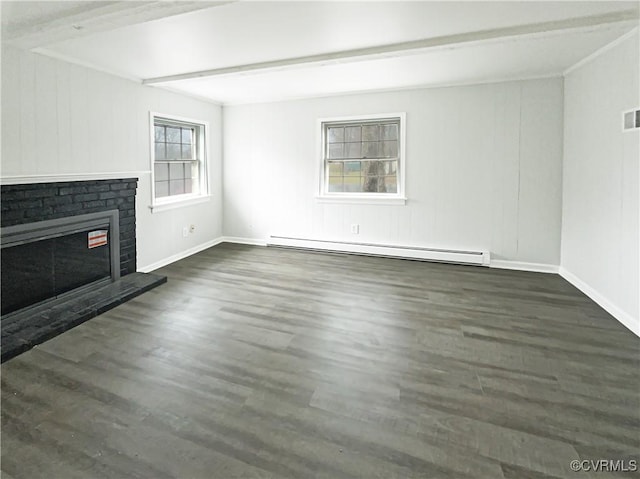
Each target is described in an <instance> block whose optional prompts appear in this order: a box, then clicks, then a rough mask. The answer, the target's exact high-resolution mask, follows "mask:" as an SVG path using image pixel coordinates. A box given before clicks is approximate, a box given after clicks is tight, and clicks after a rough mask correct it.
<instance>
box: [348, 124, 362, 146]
mask: <svg viewBox="0 0 640 479" xmlns="http://www.w3.org/2000/svg"><path fill="white" fill-rule="evenodd" d="M361 139H362V127H360V126H347V127H345V129H344V141H355V142H358V143H360V140H361Z"/></svg>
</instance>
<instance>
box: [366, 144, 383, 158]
mask: <svg viewBox="0 0 640 479" xmlns="http://www.w3.org/2000/svg"><path fill="white" fill-rule="evenodd" d="M379 145H380V144H379V143H378V142H377V141H365V142H364V143H362V158H379V157H380V151H379V150H380V148H379Z"/></svg>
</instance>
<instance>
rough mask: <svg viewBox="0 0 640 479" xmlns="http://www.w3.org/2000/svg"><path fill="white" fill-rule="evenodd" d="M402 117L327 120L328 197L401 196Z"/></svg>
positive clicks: (324, 126) (325, 187)
mask: <svg viewBox="0 0 640 479" xmlns="http://www.w3.org/2000/svg"><path fill="white" fill-rule="evenodd" d="M401 126H402V125H401V118H400V117H390V118H375V119H362V120H348V121H325V122H323V123H322V129H323V132H322V133H323V135H322V136H323V162H324V165H323V166H324V175H323V176H324V177H323V185H322V190H323V191H322V193H323V195H324V196H338V197H339V196H364V197H367V196H368V197H380V196H385V197H391V196H394V197H395V196H399V195H400V194H401V182H400V174H399V169H400V168H401V166H402V165H401V161H402V159H401V157H400V156H401V145H400V141H401Z"/></svg>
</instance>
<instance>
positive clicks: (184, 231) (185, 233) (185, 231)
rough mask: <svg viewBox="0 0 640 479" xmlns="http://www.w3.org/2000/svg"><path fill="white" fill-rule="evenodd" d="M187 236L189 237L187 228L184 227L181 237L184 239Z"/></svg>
mask: <svg viewBox="0 0 640 479" xmlns="http://www.w3.org/2000/svg"><path fill="white" fill-rule="evenodd" d="M187 236H189V228H188V227H187V226H185V227H184V228H182V237H183V238H186V237H187Z"/></svg>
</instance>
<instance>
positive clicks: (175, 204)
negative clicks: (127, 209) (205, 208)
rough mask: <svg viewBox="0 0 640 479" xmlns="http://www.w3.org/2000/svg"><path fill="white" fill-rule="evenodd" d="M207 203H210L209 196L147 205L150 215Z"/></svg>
mask: <svg viewBox="0 0 640 479" xmlns="http://www.w3.org/2000/svg"><path fill="white" fill-rule="evenodd" d="M209 201H211V196H210V195H203V196H191V197H189V198H179V199H178V198H176V199H172V200H170V201H165V202H162V203H156V204H153V205H149V209H150V210H151V212H152V213H160V212H161V211H167V210H173V209H176V208H182V207H184V206H192V205H197V204H200V203H207V202H209Z"/></svg>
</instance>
